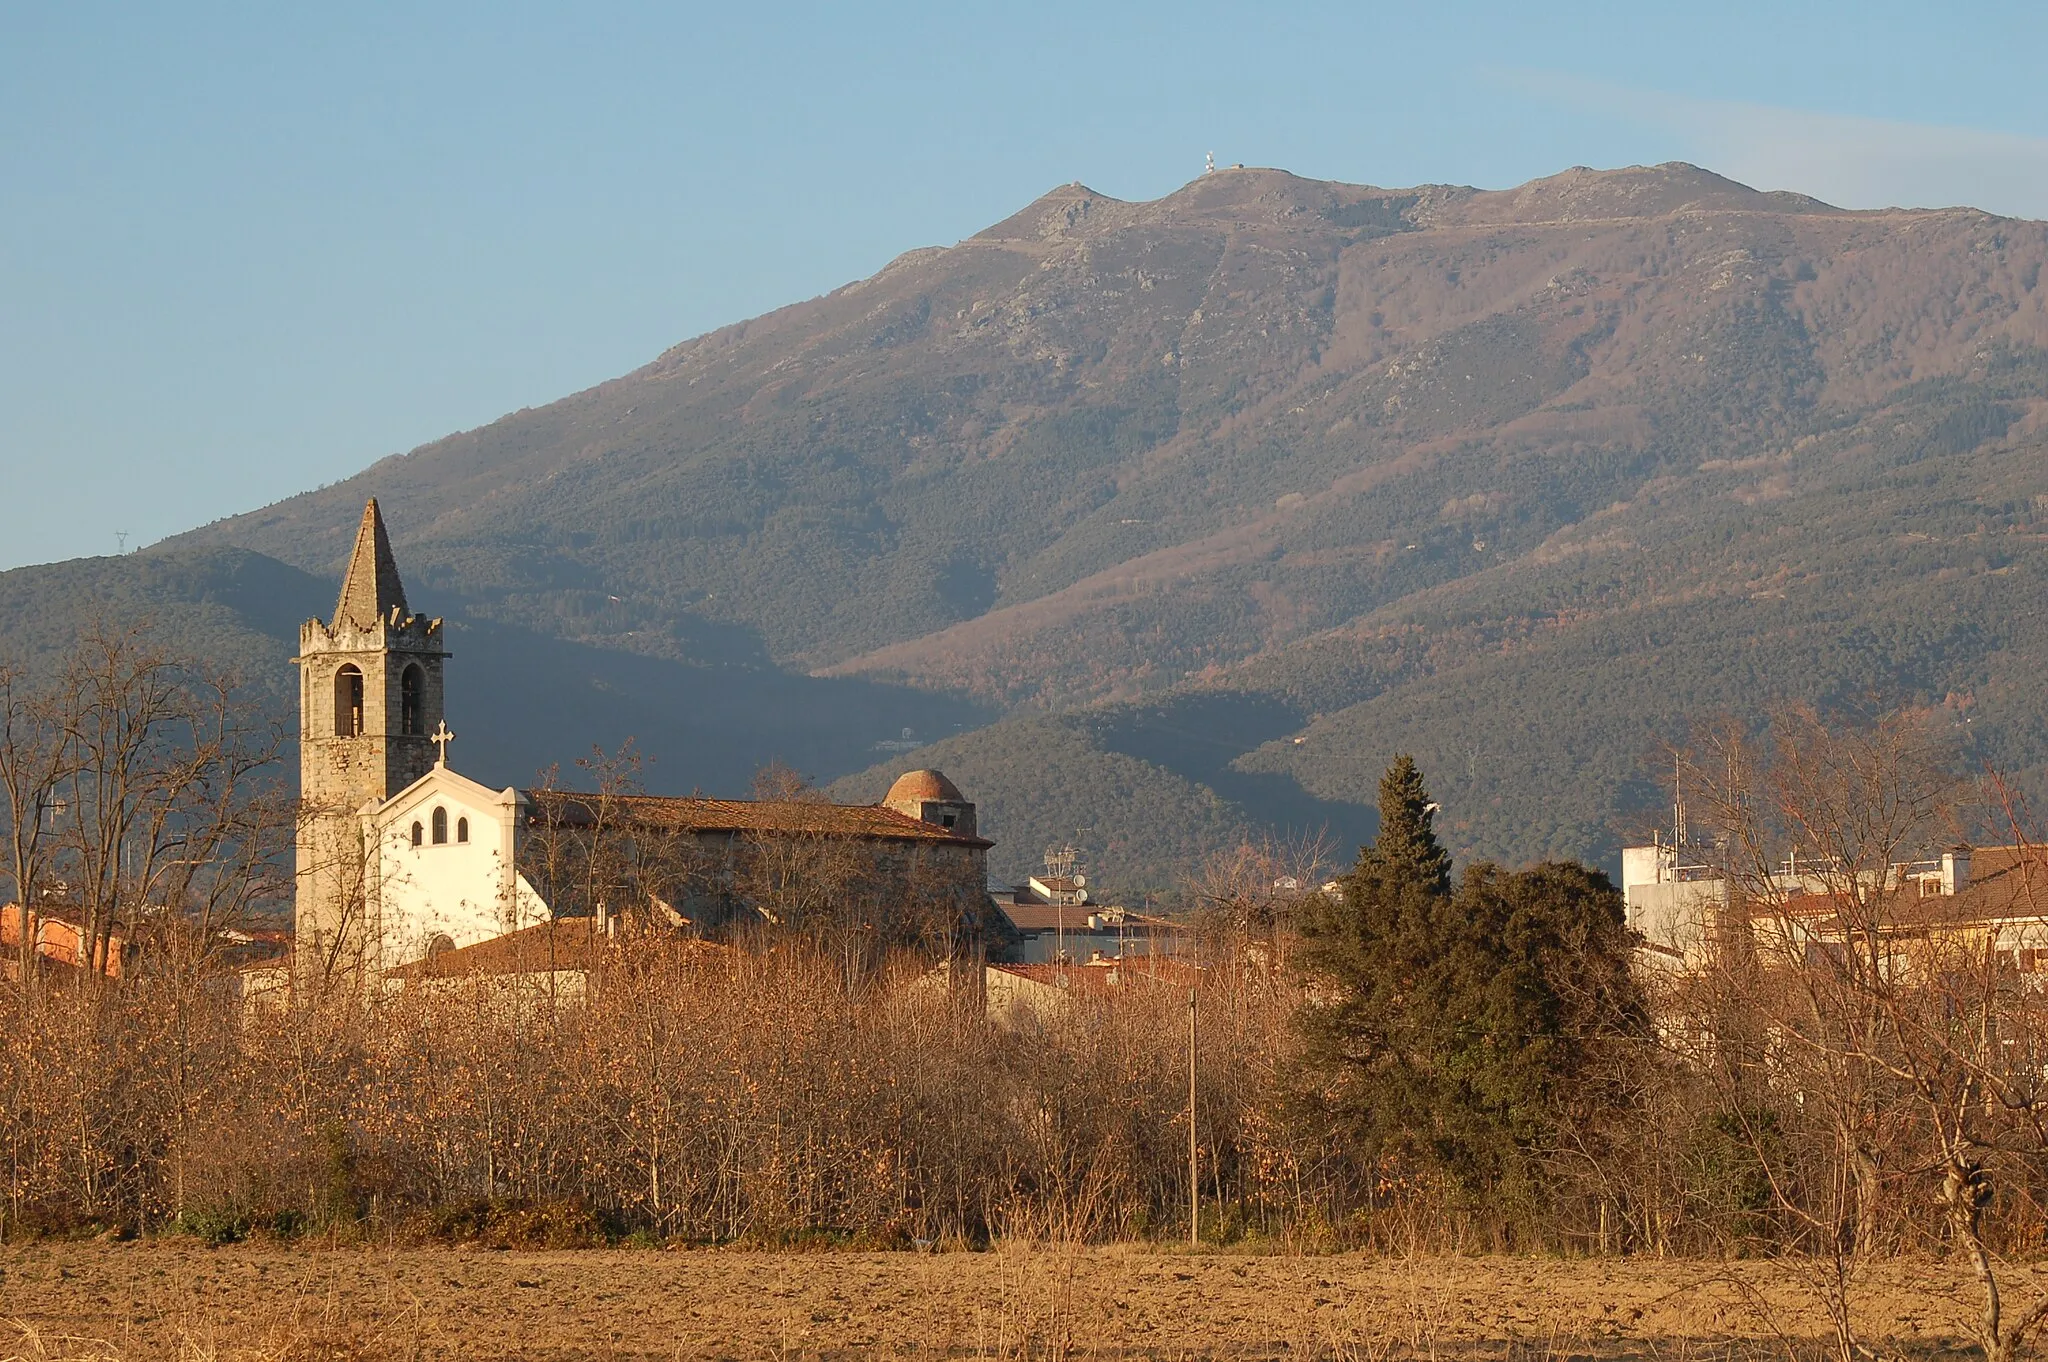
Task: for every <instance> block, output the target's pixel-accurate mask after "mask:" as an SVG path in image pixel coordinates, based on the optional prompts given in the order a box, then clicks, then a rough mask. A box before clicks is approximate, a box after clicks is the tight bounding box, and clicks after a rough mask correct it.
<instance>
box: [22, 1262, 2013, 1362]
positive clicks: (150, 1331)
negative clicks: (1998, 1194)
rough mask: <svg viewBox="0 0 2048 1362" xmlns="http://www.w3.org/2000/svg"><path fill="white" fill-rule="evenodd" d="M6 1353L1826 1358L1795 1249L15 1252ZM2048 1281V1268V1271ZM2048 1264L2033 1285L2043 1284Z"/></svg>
mask: <svg viewBox="0 0 2048 1362" xmlns="http://www.w3.org/2000/svg"><path fill="white" fill-rule="evenodd" d="M0 1273H4V1275H0V1321H4V1323H0V1360H5V1359H14V1358H28V1359H38V1360H39V1362H46V1360H47V1359H55V1358H65V1359H85V1358H91V1359H96V1360H100V1362H112V1360H113V1359H123V1360H124V1362H125V1360H126V1359H145V1358H148V1359H154V1358H175V1359H180V1362H204V1360H205V1359H230V1358H232V1359H248V1360H249V1362H267V1360H270V1359H278V1360H282V1359H287V1358H289V1359H300V1358H305V1359H312V1358H364V1359H369V1358H380V1359H381V1358H436V1359H439V1358H448V1359H457V1358H459V1359H498V1358H521V1359H548V1360H550V1362H554V1360H557V1359H559V1360H561V1362H567V1360H568V1359H605V1360H609V1359H626V1358H664V1359H666V1358H736V1359H737V1358H745V1359H751V1358H769V1357H774V1358H785V1357H788V1358H854V1357H862V1358H865V1357H884V1358H925V1357H929V1358H938V1357H992V1358H994V1357H1002V1358H1052V1357H1060V1356H1075V1357H1088V1358H1094V1357H1131V1358H1197V1357H1202V1358H1208V1357H1215V1358H1283V1357H1284V1358H1333V1359H1343V1358H1365V1359H1371V1360H1372V1362H1388V1360H1389V1359H1405V1358H1428V1359H1439V1360H1447V1359H1458V1358H1475V1359H1476V1358H1498V1359H1503V1362H1592V1360H1593V1359H1618V1358H1637V1357H1640V1358H1656V1359H1659V1360H1660V1362H1685V1360H1687V1359H1709V1358H1724V1357H1725V1358H1739V1359H1744V1360H1745V1362H1747V1360H1748V1359H1764V1358H1773V1359H1786V1358H1788V1357H1791V1356H1793V1355H1799V1356H1808V1355H1812V1354H1815V1353H1817V1352H1818V1351H1819V1344H1820V1343H1821V1341H1822V1340H1823V1339H1824V1338H1825V1337H1826V1333H1827V1330H1826V1325H1825V1319H1824V1316H1823V1315H1822V1313H1821V1311H1820V1309H1819V1306H1818V1301H1817V1298H1815V1297H1814V1296H1813V1294H1812V1293H1811V1291H1810V1290H1809V1289H1808V1287H1807V1285H1806V1283H1805V1277H1804V1275H1803V1272H1802V1269H1801V1268H1800V1266H1799V1265H1798V1264H1796V1263H1738V1264H1725V1263H1710V1262H1698V1261H1668V1260H1667V1261H1659V1260H1643V1259H1630V1260H1617V1259H1561V1258H1407V1259H1403V1258H1387V1257H1363V1256H1355V1255H1346V1256H1335V1257H1284V1256H1252V1255H1237V1254H1221V1253H1215V1254H1196V1255H1188V1254H1180V1253H1173V1252H1166V1251H1156V1250H1148V1249H1096V1250H1083V1251H1068V1250H1060V1249H1054V1248H1036V1249H1033V1248H1023V1247H1015V1246H1011V1247H1005V1248H1002V1249H998V1250H996V1251H993V1252H988V1253H953V1254H943V1255H924V1254H908V1253H903V1254H853V1253H813V1254H799V1253H784V1254H775V1253H754V1252H730V1251H689V1252H665V1251H651V1250H649V1251H638V1252H634V1251H617V1252H610V1251H607V1252H596V1251H575V1252H552V1253H549V1252H541V1253H520V1252H490V1251H486V1250H459V1249H418V1248H403V1249H392V1250H371V1249H327V1250H313V1249H306V1248H297V1247H285V1246H264V1245H234V1246H229V1247H225V1248H218V1249H208V1248H204V1247H201V1246H199V1245H197V1244H195V1243H191V1242H189V1241H180V1240H166V1241H151V1242H142V1243H134V1244H108V1243H40V1244H31V1245H25V1246H15V1247H10V1248H5V1249H0ZM2043 1281H2044V1282H2048V1277H2044V1278H2043ZM2030 1289H2031V1285H2030V1284H2029V1283H2024V1282H2023V1283H2019V1284H2017V1289H2016V1290H2015V1292H2014V1298H2015V1299H2022V1298H2024V1297H2025V1294H2026V1292H2027V1291H2028V1290H2030ZM1969 1303H1970V1296H1969V1291H1968V1284H1967V1283H1966V1282H1965V1281H1964V1280H1963V1279H1962V1278H1961V1276H1960V1274H1959V1273H1957V1272H1956V1271H1955V1270H1954V1269H1953V1268H1951V1267H1949V1266H1947V1265H1943V1264H1936V1263H1927V1262H1919V1263H1914V1262H1894V1263H1887V1264H1884V1265H1882V1266H1881V1267H1878V1268H1873V1269H1871V1270H1870V1271H1869V1272H1868V1273H1867V1274H1866V1275H1865V1277H1864V1278H1863V1279H1862V1281H1861V1283H1860V1285H1859V1288H1858V1292H1857V1307H1858V1316H1859V1325H1860V1327H1861V1328H1862V1329H1863V1330H1864V1331H1865V1332H1866V1335H1867V1336H1868V1337H1870V1338H1871V1339H1873V1340H1883V1341H1885V1342H1886V1343H1888V1344H1889V1345H1890V1346H1891V1347H1892V1348H1893V1349H1895V1350H1897V1351H1898V1352H1901V1353H1905V1354H1910V1355H1917V1356H1922V1357H1931V1356H1933V1355H1934V1354H1936V1353H1939V1352H1942V1351H1944V1350H1946V1349H1947V1348H1949V1347H1952V1346H1958V1343H1959V1337H1960V1330H1959V1328H1958V1325H1959V1323H1960V1321H1961V1320H1962V1319H1963V1318H1964V1315H1965V1313H1966V1311H1967V1310H1968V1309H1969Z"/></svg>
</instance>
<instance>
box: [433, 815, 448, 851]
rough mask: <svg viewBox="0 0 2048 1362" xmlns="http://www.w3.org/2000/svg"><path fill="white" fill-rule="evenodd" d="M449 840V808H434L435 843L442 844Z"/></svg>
mask: <svg viewBox="0 0 2048 1362" xmlns="http://www.w3.org/2000/svg"><path fill="white" fill-rule="evenodd" d="M447 841H448V810H446V809H436V810H434V845H435V846H442V845H445V844H446V843H447Z"/></svg>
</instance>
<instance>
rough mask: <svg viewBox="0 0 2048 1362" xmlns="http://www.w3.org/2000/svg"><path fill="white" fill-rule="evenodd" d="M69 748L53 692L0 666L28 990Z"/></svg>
mask: <svg viewBox="0 0 2048 1362" xmlns="http://www.w3.org/2000/svg"><path fill="white" fill-rule="evenodd" d="M70 760H71V750H70V748H69V746H68V744H67V743H66V741H65V733H64V726H63V725H62V724H61V723H60V722H58V718H57V714H56V707H55V705H54V703H53V697H52V696H51V695H50V694H49V693H47V692H46V691H39V690H37V689H36V688H35V687H34V686H33V685H32V684H31V682H30V681H29V679H28V677H27V676H26V674H25V673H24V672H23V671H22V670H21V669H20V668H18V667H12V666H7V667H0V818H5V820H6V824H5V826H6V830H7V854H8V863H7V870H8V874H9V878H10V879H11V880H12V888H13V890H14V896H13V897H14V902H15V906H16V911H17V913H18V915H19V921H18V922H17V924H16V925H17V927H18V928H19V939H18V942H17V945H18V946H19V958H18V960H17V973H18V977H19V979H20V981H21V987H22V989H23V990H24V992H26V991H27V990H29V989H31V988H33V986H34V980H35V970H36V929H35V923H34V921H33V920H32V919H33V916H34V913H35V910H36V906H37V903H38V902H39V898H40V893H41V890H42V888H43V872H44V870H45V868H46V866H47V865H48V861H49V856H50V848H49V845H48V838H49V832H50V826H51V817H52V815H54V814H55V813H56V811H57V809H58V806H59V803H60V799H59V794H58V791H59V789H60V788H61V787H62V785H63V784H64V780H65V777H66V775H67V774H68V772H67V766H66V764H67V763H68V762H69V761H70Z"/></svg>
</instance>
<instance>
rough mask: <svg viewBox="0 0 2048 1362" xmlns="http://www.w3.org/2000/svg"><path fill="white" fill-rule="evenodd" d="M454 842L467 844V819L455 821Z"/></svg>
mask: <svg viewBox="0 0 2048 1362" xmlns="http://www.w3.org/2000/svg"><path fill="white" fill-rule="evenodd" d="M455 840H456V841H458V842H467V841H468V840H469V820H468V819H467V818H458V819H456V820H455Z"/></svg>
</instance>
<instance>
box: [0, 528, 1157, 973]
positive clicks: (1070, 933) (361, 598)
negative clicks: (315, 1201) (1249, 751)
mask: <svg viewBox="0 0 2048 1362" xmlns="http://www.w3.org/2000/svg"><path fill="white" fill-rule="evenodd" d="M444 643H445V639H444V634H443V629H442V622H441V620H439V619H436V618H431V617H428V616H425V615H421V614H416V613H414V611H413V610H412V608H411V606H410V604H409V603H408V601H407V599H406V593H405V587H404V584H403V582H402V580H401V578H400V575H399V570H398V565H397V562H396V561H395V559H394V557H393V554H392V551H391V545H390V540H389V537H388V535H387V532H386V529H385V525H384V520H383V516H382V513H381V510H380V508H379V506H378V504H377V502H376V501H375V500H374V499H373V500H371V501H370V502H369V503H368V505H367V506H365V508H364V511H363V516H362V521H361V524H360V527H359V530H358V532H357V536H356V542H355V546H354V550H353V552H352V554H351V556H350V560H349V564H348V568H347V571H346V573H345V575H344V577H343V579H342V584H341V592H340V596H339V599H338V600H337V602H336V604H335V609H334V615H333V618H332V619H331V620H329V621H321V620H318V619H314V620H308V621H306V622H305V624H304V625H303V626H302V628H301V630H300V638H299V655H298V656H297V657H295V658H294V659H293V662H294V664H295V665H296V666H297V668H298V676H299V811H298V815H297V834H296V838H295V855H294V865H295V871H294V878H293V914H292V917H293V927H292V930H291V931H290V932H289V933H287V932H283V931H248V930H244V929H239V928H238V929H236V930H235V932H234V935H235V937H236V941H235V954H236V956H237V957H238V960H239V968H238V969H237V971H236V977H237V980H238V984H239V988H240V989H241V991H242V992H243V993H244V994H245V995H246V996H248V997H250V998H251V999H257V998H269V999H281V998H282V997H284V996H285V995H286V993H287V992H288V991H289V990H292V989H295V988H296V989H305V988H316V989H324V988H328V987H333V986H337V985H339V986H343V987H348V988H358V989H364V990H368V991H371V992H376V991H379V990H387V989H392V988H403V987H406V986H408V985H414V984H420V983H424V982H426V981H432V980H445V979H449V978H456V977H465V976H494V977H498V978H501V979H505V980H509V981H512V982H515V983H516V982H518V981H521V980H525V981H528V982H532V981H545V982H546V983H547V985H548V986H549V987H550V988H559V987H561V986H563V985H565V984H566V985H569V986H572V987H574V988H577V989H580V988H582V987H583V986H584V985H585V984H586V982H587V980H588V979H589V977H590V976H591V975H592V974H593V973H594V972H596V971H598V970H599V969H601V968H602V966H603V962H604V960H605V958H606V953H607V951H609V950H612V949H615V948H616V947H617V943H618V942H619V941H620V939H621V936H622V933H621V927H622V925H624V926H628V927H630V928H631V929H633V930H647V931H654V932H659V933H663V934H667V935H679V936H683V937H687V938H690V939H696V940H701V941H705V942H707V943H722V942H732V941H734V940H737V939H741V938H745V937H747V936H750V935H755V934H758V933H761V932H765V931H773V930H776V929H787V930H794V931H798V932H804V931H811V930H815V929H819V928H832V929H836V930H838V931H839V932H840V934H842V935H844V934H845V929H851V934H852V936H853V937H854V938H855V939H859V940H861V941H862V942H863V949H864V950H865V951H866V952H868V953H871V954H875V955H879V954H881V953H884V952H886V951H888V950H891V949H894V948H898V947H904V946H922V947H926V948H929V949H931V950H933V951H935V952H936V953H937V954H938V955H939V956H941V957H943V958H944V959H945V960H947V961H949V962H952V964H951V966H949V967H950V968H953V969H956V970H957V968H958V965H959V963H960V962H963V961H976V962H980V963H981V964H983V965H984V966H985V967H986V968H987V970H988V971H989V979H990V980H992V981H994V983H995V991H996V992H1000V993H1002V994H1004V995H1005V996H1006V997H1007V996H1009V995H1011V994H1014V993H1016V992H1017V991H1018V990H1020V989H1021V990H1024V991H1026V992H1027V993H1028V992H1029V991H1030V990H1031V989H1032V988H1034V987H1039V986H1046V987H1064V986H1067V984H1068V983H1069V977H1068V976H1069V974H1070V971H1069V969H1068V967H1069V966H1081V967H1086V968H1089V969H1091V970H1092V971H1093V975H1092V976H1082V980H1083V981H1084V982H1085V981H1086V979H1087V978H1088V977H1092V978H1093V979H1094V980H1095V982H1096V983H1102V982H1109V983H1114V982H1115V981H1116V980H1117V978H1118V977H1119V976H1118V972H1117V971H1118V967H1119V966H1125V967H1126V968H1128V966H1130V965H1131V964H1133V963H1136V962H1137V960H1138V959H1139V958H1140V957H1142V958H1143V959H1144V960H1145V961H1146V962H1148V963H1149V964H1152V965H1155V966H1156V965H1157V964H1158V962H1160V961H1162V960H1168V961H1170V960H1173V959H1175V958H1177V957H1178V956H1180V955H1181V954H1182V953H1183V952H1184V951H1185V950H1186V949H1187V948H1188V946H1189V944H1190V942H1191V939H1192V938H1191V937H1190V935H1189V934H1188V933H1187V932H1186V930H1185V929H1184V926H1183V924H1180V923H1177V922H1174V921H1171V920H1168V919H1166V918H1163V917H1159V916H1154V915H1150V914H1144V913H1138V912H1132V911H1129V910H1126V909H1124V908H1121V907H1115V906H1107V905H1101V904H1097V903H1094V902H1091V900H1090V897H1089V893H1088V889H1087V879H1086V876H1085V875H1084V874H1082V873H1081V872H1080V870H1079V869H1078V868H1077V860H1076V855H1075V853H1074V852H1073V851H1072V850H1071V849H1069V850H1066V851H1064V852H1055V853H1051V854H1049V855H1048V858H1047V863H1048V869H1047V871H1046V872H1045V873H1044V874H1043V875H1042V876H1033V877H1031V878H1030V879H1029V880H1028V881H1027V882H1026V883H1025V884H1023V885H1017V886H1008V885H993V884H991V883H990V882H989V879H988V865H987V852H988V849H989V848H990V847H991V846H992V845H993V843H992V842H990V841H989V840H988V839H987V838H984V837H982V836H981V835H980V832H979V828H978V824H977V815H976V808H975V804H974V802H973V801H972V800H971V799H969V798H967V797H966V796H965V795H964V794H963V793H962V792H961V791H960V790H959V788H958V787H956V786H955V785H954V784H953V782H952V781H951V780H949V779H947V778H946V776H945V775H944V774H943V773H941V772H939V771H935V770H914V771H908V772H906V773H904V774H903V775H902V776H901V777H900V778H899V779H898V780H897V781H896V782H895V783H894V785H893V786H892V787H891V788H890V790H889V791H888V793H887V795H886V796H885V797H884V798H883V799H882V800H881V802H879V803H878V804H873V805H849V804H838V803H831V802H828V801H826V800H825V799H823V798H822V797H820V796H818V795H816V794H815V793H814V792H812V791H810V790H808V789H805V788H802V787H800V786H798V785H794V784H792V785H790V786H789V787H788V788H785V789H783V790H780V791H776V792H773V793H772V795H771V797H766V798H758V799H752V800H736V799H709V798H701V797H686V798H679V797H668V796H656V795H648V794H644V793H640V792H639V791H637V790H635V789H631V788H626V787H623V786H621V787H617V788H601V789H598V790H594V791H593V790H571V789H563V788H537V789H530V790H523V791H522V790H519V789H516V788H512V787H507V788H504V789H492V788H490V787H489V786H487V785H484V784H481V783H479V782H478V781H476V780H473V779H471V778H470V777H468V776H466V775H464V774H462V773H461V772H460V771H459V770H457V769H456V765H455V763H454V762H453V761H452V760H451V758H450V751H449V749H450V747H451V745H452V744H453V743H454V742H455V739H456V734H455V733H454V731H453V730H451V729H450V727H449V726H448V722H447V715H446V712H445V699H444V697H445V694H446V689H445V670H446V667H447V666H448V664H449V661H450V653H449V651H448V650H447V648H446V647H445V646H444ZM600 783H603V782H602V778H600ZM23 918H24V914H23V912H22V909H21V907H20V906H19V905H8V906H6V908H5V909H4V911H0V935H4V937H5V939H6V941H7V942H9V943H13V944H16V945H17V946H18V944H19V942H20V940H21V935H22V930H23ZM27 919H28V930H29V932H30V933H31V935H32V936H33V937H34V940H35V951H36V953H37V954H38V955H39V956H40V957H41V958H42V959H43V960H44V961H45V962H47V963H48V964H50V965H54V966H60V967H62V966H70V967H74V968H85V967H92V966H93V964H94V961H95V957H94V951H93V949H92V946H91V943H90V941H89V936H90V935H91V932H90V929H89V928H88V926H87V925H86V924H85V923H83V922H82V921H80V920H78V915H77V914H75V913H71V912H68V911H67V909H66V907H65V906H64V905H63V904H62V902H61V901H51V900H50V899H49V898H48V897H46V898H45V900H44V901H43V902H42V903H40V904H39V905H37V907H36V908H35V910H34V911H32V912H30V913H29V914H27ZM625 935H628V936H630V935H631V932H630V931H629V932H627V933H625ZM142 950H143V947H142V945H141V944H140V937H139V935H138V934H137V933H134V932H132V931H123V930H121V929H119V928H116V929H115V930H114V931H113V932H112V933H111V934H110V936H109V940H108V943H107V946H106V948H105V950H104V953H103V955H102V956H101V957H100V958H99V960H98V968H101V969H103V970H104V971H105V972H107V973H110V974H119V973H121V972H123V971H126V970H132V969H134V968H135V967H136V965H137V963H138V962H137V956H138V954H139V953H140V952H141V951H142ZM998 975H1000V976H1001V977H1000V978H999V979H998V978H997V976H998Z"/></svg>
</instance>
